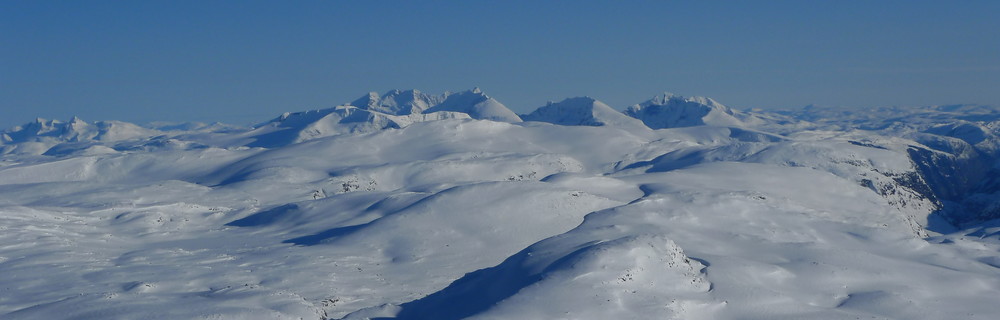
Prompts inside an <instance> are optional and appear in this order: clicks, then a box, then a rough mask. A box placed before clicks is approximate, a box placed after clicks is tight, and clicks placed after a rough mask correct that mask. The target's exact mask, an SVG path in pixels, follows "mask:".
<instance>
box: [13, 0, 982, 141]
mask: <svg viewBox="0 0 1000 320" xmlns="http://www.w3.org/2000/svg"><path fill="white" fill-rule="evenodd" d="M476 86H478V87H481V88H482V89H483V91H485V92H486V93H487V94H489V95H491V96H493V97H495V98H497V99H498V100H500V101H501V102H503V103H504V104H506V105H507V106H508V107H510V108H511V109H514V111H516V112H519V113H525V112H529V111H531V110H533V109H534V108H536V107H538V106H541V105H543V104H545V102H546V101H549V100H561V99H563V98H567V97H573V96H581V95H588V96H592V97H594V98H597V99H600V100H602V101H604V102H606V103H608V104H609V105H612V106H614V107H617V108H623V107H625V106H627V105H630V104H634V103H638V102H641V101H643V100H646V99H648V98H650V97H652V96H653V95H655V94H658V93H660V92H663V91H670V92H674V93H677V94H681V95H686V96H687V95H700V96H708V97H712V98H715V99H716V100H718V101H720V102H722V103H724V104H727V105H731V106H735V107H741V108H745V107H762V108H771V107H793V106H803V105H807V104H819V105H831V106H879V105H903V106H906V105H933V104H953V103H979V104H990V105H995V106H1000V1H912V0H911V1H548V0H546V1H537V0H535V1H509V0H508V1H205V0H200V1H152V0H143V1H21V0H13V1H2V2H0V127H4V128H6V127H10V126H12V125H15V124H21V123H25V122H28V121H31V120H33V119H34V118H35V117H44V118H57V119H68V118H69V117H71V116H73V115H78V116H80V117H81V118H83V119H84V120H88V121H91V120H111V119H114V120H124V121H132V122H139V123H143V122H148V121H154V120H167V121H192V120H194V121H223V122H229V123H234V124H250V123H254V122H261V121H265V120H267V119H270V118H272V117H275V116H277V115H279V114H280V113H282V112H285V111H301V110H310V109H319V108H326V107H332V106H335V105H338V104H341V103H345V102H349V101H352V100H354V99H356V98H358V97H360V96H361V95H363V94H365V93H366V92H369V91H378V92H385V91H387V90H389V89H395V88H398V89H419V90H421V91H424V92H428V93H441V92H444V91H445V90H449V91H460V90H466V89H471V88H472V87H476Z"/></svg>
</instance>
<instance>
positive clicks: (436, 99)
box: [348, 89, 443, 115]
mask: <svg viewBox="0 0 1000 320" xmlns="http://www.w3.org/2000/svg"><path fill="white" fill-rule="evenodd" d="M442 100H443V96H435V95H429V94H425V93H423V92H420V91H419V90H413V89H411V90H398V89H393V90H389V91H388V92H386V93H385V94H383V95H381V96H379V95H378V93H376V92H369V93H368V94H367V95H364V96H362V97H361V98H359V99H357V100H354V101H353V102H351V103H349V104H348V105H351V106H355V107H358V108H361V109H366V110H371V111H376V112H381V113H385V114H391V115H406V114H411V113H420V112H423V111H424V110H426V109H427V108H430V107H431V106H433V105H436V104H438V103H440V102H441V101H442Z"/></svg>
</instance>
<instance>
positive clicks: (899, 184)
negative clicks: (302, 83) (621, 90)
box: [0, 89, 1000, 319]
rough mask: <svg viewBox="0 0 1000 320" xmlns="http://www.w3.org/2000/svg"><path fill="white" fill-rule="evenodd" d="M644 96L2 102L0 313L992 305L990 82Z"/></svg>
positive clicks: (827, 311)
mask: <svg viewBox="0 0 1000 320" xmlns="http://www.w3.org/2000/svg"><path fill="white" fill-rule="evenodd" d="M659 99H660V100H656V99H654V100H653V101H652V102H649V103H646V104H643V105H640V106H641V107H640V108H635V110H636V112H638V113H636V114H634V115H640V116H638V118H639V119H635V118H632V117H628V116H626V115H625V113H622V112H619V111H617V110H615V109H613V108H611V107H610V106H607V105H605V104H603V103H601V102H600V101H597V100H595V99H592V98H572V99H567V100H564V101H562V102H560V103H553V104H549V105H547V106H545V107H542V108H539V110H536V111H535V112H533V113H531V114H529V115H525V116H523V118H524V120H525V121H527V122H520V121H519V120H520V118H517V116H516V115H514V114H513V113H512V112H510V113H509V114H508V112H509V110H507V109H506V108H505V107H503V105H502V104H500V103H499V102H497V101H496V100H495V99H493V98H490V97H488V96H486V95H485V94H483V93H482V92H481V91H480V90H478V89H476V90H470V91H466V92H463V93H455V94H451V93H448V94H445V95H439V96H433V95H426V94H423V93H420V92H419V91H415V90H410V91H396V90H394V91H390V92H389V93H387V94H385V95H383V96H379V95H377V94H371V95H369V96H366V97H363V98H362V99H359V100H358V101H355V102H353V103H350V104H347V105H342V106H338V107H334V108H328V109H321V110H316V111H306V112H298V113H288V114H285V115H282V116H280V117H278V118H276V119H274V120H272V121H270V122H267V123H264V124H262V125H260V126H257V127H255V128H238V127H232V126H226V125H221V124H214V125H206V124H166V123H160V124H154V125H150V126H145V127H143V126H138V125H133V124H128V123H123V122H96V123H94V124H89V123H86V122H84V121H82V120H79V119H73V120H71V121H69V122H58V121H49V120H41V119H40V120H38V121H35V122H32V123H29V124H27V125H24V126H20V127H16V128H12V129H9V130H6V131H3V133H2V134H3V135H2V137H3V141H2V142H0V147H2V148H3V149H2V150H3V152H2V156H0V160H2V161H0V231H2V232H0V318H3V319H464V318H471V319H997V318H1000V309H998V308H997V307H996V306H997V301H998V300H997V299H998V298H997V297H998V296H1000V213H998V212H1000V200H998V199H1000V195H998V194H1000V192H998V190H1000V187H997V185H998V182H997V181H998V180H1000V179H996V178H995V177H997V176H1000V175H998V173H997V171H996V169H995V168H997V167H1000V166H997V164H998V162H997V160H996V159H998V157H997V155H998V154H997V150H1000V148H997V146H1000V138H997V137H998V136H1000V134H998V128H1000V125H997V122H995V121H997V119H1000V117H996V118H994V117H993V113H991V112H989V111H984V110H988V109H984V108H979V107H976V108H973V107H928V108H921V109H920V110H922V111H920V112H912V113H910V114H909V116H908V117H911V118H907V116H902V117H896V118H879V115H881V113H880V112H882V111H879V110H877V109H873V110H867V111H866V110H853V111H850V112H845V113H838V114H836V115H830V114H831V113H832V111H828V110H825V109H824V110H823V111H822V112H820V111H816V112H818V113H820V114H824V115H827V116H826V117H820V116H816V113H809V112H808V109H806V110H805V111H796V112H798V113H795V112H785V113H773V114H766V113H759V114H754V112H749V111H746V112H745V111H738V112H737V111H732V110H731V109H728V108H725V107H724V106H722V105H721V104H718V103H716V102H714V101H713V100H710V99H707V98H680V97H676V96H661V97H659ZM449 100H450V102H449ZM677 106H681V107H680V108H678V107H677ZM685 106H686V107H685ZM703 106H707V107H709V108H710V109H711V110H709V112H708V114H707V115H703V116H700V117H693V118H692V117H688V118H683V117H681V116H680V114H670V112H672V111H671V110H674V111H675V112H684V114H691V113H690V112H691V110H692V108H693V109H695V110H697V109H698V108H701V107H703ZM667 107H669V108H667ZM650 108H659V109H650ZM813 109H815V108H813ZM504 110H506V111H504ZM630 110H632V109H630ZM651 110H658V111H656V113H655V114H654V112H653V111H651ZM678 110H680V111H678ZM727 110H731V113H730V112H727ZM699 112H700V111H699ZM714 112H722V113H721V114H718V115H717V116H713V113H714ZM866 112H867V113H866ZM511 115H513V117H511ZM654 115H655V117H654ZM682 118H683V119H688V120H691V122H683V121H679V119H682ZM640 119H642V120H641V121H640ZM657 119H659V120H657ZM664 119H666V120H664ZM733 119H735V120H733ZM775 119H782V120H781V121H774V120H775ZM880 119H881V120H880ZM911 119H912V121H910V120H911ZM667 120H669V121H667ZM655 121H661V122H655ZM664 121H666V122H664ZM643 122H645V125H644V123H643ZM647 125H649V127H647Z"/></svg>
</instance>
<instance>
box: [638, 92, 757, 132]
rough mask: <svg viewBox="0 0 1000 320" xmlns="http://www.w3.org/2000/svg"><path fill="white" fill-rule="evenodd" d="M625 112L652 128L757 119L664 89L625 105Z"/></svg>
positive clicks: (738, 124)
mask: <svg viewBox="0 0 1000 320" xmlns="http://www.w3.org/2000/svg"><path fill="white" fill-rule="evenodd" d="M625 114H626V115H628V116H630V117H633V118H636V119H639V120H642V122H643V123H645V124H646V125H647V126H649V127H650V128H653V129H664V128H678V127H693V126H701V125H711V126H721V127H744V126H747V125H751V124H757V123H759V122H761V120H760V119H757V118H755V117H754V116H752V115H748V114H745V113H742V112H739V111H736V110H733V109H731V108H729V107H727V106H725V105H723V104H721V103H719V102H717V101H715V100H712V99H711V98H705V97H687V98H686V97H683V96H679V95H675V94H672V93H664V94H661V95H658V96H655V97H653V98H652V99H649V100H646V102H643V103H640V104H636V105H632V106H630V107H628V108H627V109H625Z"/></svg>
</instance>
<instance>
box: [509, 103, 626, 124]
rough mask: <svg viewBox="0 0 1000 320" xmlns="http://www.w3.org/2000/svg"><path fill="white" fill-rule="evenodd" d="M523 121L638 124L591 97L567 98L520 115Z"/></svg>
mask: <svg viewBox="0 0 1000 320" xmlns="http://www.w3.org/2000/svg"><path fill="white" fill-rule="evenodd" d="M521 119H524V121H538V122H548V123H553V124H558V125H563V126H606V125H626V126H632V125H636V124H639V123H638V122H637V121H635V119H632V118H629V117H627V116H626V115H625V114H622V113H621V112H619V111H618V110H615V109H614V108H611V107H610V106H608V105H607V104H604V102H601V101H598V100H596V99H594V98H591V97H576V98H569V99H565V100H563V101H559V102H556V103H552V102H549V103H548V104H547V105H545V106H544V107H540V108H538V109H536V110H535V111H533V112H531V113H529V114H526V115H522V116H521Z"/></svg>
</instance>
